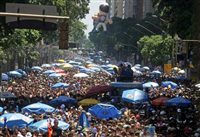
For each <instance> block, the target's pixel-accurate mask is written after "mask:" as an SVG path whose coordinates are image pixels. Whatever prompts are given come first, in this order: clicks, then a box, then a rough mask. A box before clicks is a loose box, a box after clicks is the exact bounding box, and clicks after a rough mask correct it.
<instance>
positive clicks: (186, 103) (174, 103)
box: [166, 97, 191, 107]
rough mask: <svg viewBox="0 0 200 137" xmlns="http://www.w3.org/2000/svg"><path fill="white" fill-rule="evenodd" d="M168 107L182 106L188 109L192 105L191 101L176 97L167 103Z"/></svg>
mask: <svg viewBox="0 0 200 137" xmlns="http://www.w3.org/2000/svg"><path fill="white" fill-rule="evenodd" d="M166 105H167V106H182V107H187V106H189V105H191V101H190V100H188V99H185V98H183V97H174V98H172V99H169V100H168V101H167V102H166Z"/></svg>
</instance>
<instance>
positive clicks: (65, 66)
mask: <svg viewBox="0 0 200 137" xmlns="http://www.w3.org/2000/svg"><path fill="white" fill-rule="evenodd" d="M62 68H63V69H65V70H66V69H69V68H73V66H72V65H71V64H69V63H65V64H64V65H63V66H62Z"/></svg>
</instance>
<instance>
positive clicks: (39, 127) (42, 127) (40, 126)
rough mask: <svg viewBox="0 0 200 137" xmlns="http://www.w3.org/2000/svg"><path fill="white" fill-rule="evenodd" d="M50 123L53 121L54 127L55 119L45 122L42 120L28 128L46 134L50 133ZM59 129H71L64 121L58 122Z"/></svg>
mask: <svg viewBox="0 0 200 137" xmlns="http://www.w3.org/2000/svg"><path fill="white" fill-rule="evenodd" d="M49 121H51V125H52V126H53V125H54V119H44V120H41V121H38V122H36V123H33V124H31V125H29V126H28V128H29V129H30V130H32V131H39V132H42V133H45V132H47V131H48V123H49ZM58 128H60V129H62V130H67V129H68V128H69V124H68V123H65V122H64V121H61V120H58Z"/></svg>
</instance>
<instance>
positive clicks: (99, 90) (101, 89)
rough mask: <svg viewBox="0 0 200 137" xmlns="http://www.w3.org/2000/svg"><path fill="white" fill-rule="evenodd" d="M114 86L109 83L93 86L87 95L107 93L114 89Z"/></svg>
mask: <svg viewBox="0 0 200 137" xmlns="http://www.w3.org/2000/svg"><path fill="white" fill-rule="evenodd" d="M113 90H114V88H113V87H112V86H109V85H98V86H95V87H92V88H90V89H89V90H88V92H87V94H86V95H85V96H87V97H88V96H92V95H97V94H101V93H107V92H111V91H113Z"/></svg>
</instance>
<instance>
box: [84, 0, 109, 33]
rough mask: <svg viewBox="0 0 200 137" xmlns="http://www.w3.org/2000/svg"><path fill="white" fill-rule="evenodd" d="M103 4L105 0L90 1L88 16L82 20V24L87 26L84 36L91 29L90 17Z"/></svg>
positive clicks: (91, 21)
mask: <svg viewBox="0 0 200 137" xmlns="http://www.w3.org/2000/svg"><path fill="white" fill-rule="evenodd" d="M103 2H105V0H90V4H89V7H90V11H89V14H87V15H86V18H85V19H83V20H82V22H83V23H85V24H86V25H87V30H86V31H85V33H86V35H87V36H88V33H89V32H90V31H91V30H92V29H93V20H92V16H93V15H94V14H96V13H97V12H98V11H99V5H100V4H101V3H103Z"/></svg>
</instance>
